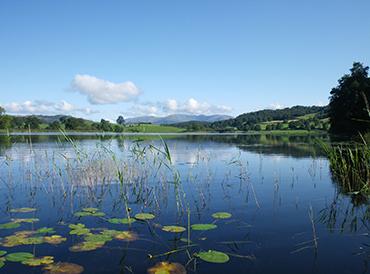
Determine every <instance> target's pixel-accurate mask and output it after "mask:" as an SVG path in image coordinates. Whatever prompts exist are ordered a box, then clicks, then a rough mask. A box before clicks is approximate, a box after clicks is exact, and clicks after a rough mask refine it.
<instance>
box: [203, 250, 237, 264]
mask: <svg viewBox="0 0 370 274" xmlns="http://www.w3.org/2000/svg"><path fill="white" fill-rule="evenodd" d="M196 257H199V258H200V259H202V260H203V261H206V262H209V263H217V264H222V263H226V262H228V261H229V260H230V258H229V256H228V255H227V254H225V253H223V252H220V251H215V250H208V251H207V252H199V253H197V254H196Z"/></svg>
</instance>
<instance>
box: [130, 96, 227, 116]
mask: <svg viewBox="0 0 370 274" xmlns="http://www.w3.org/2000/svg"><path fill="white" fill-rule="evenodd" d="M231 111H232V108H230V107H227V106H219V105H212V104H209V103H207V102H198V101H197V100H195V99H194V98H190V99H188V100H187V101H185V102H179V101H177V100H175V99H169V100H167V101H165V102H157V103H153V102H145V103H141V104H139V103H137V104H134V105H133V106H132V107H131V108H130V109H129V110H128V111H126V112H124V113H123V114H124V115H126V116H129V117H134V116H144V115H153V116H164V115H169V114H197V115H199V114H204V115H211V114H224V113H229V112H231Z"/></svg>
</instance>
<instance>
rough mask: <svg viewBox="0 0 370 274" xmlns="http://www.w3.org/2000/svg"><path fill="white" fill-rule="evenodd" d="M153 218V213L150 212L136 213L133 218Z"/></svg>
mask: <svg viewBox="0 0 370 274" xmlns="http://www.w3.org/2000/svg"><path fill="white" fill-rule="evenodd" d="M154 218H155V215H153V214H151V213H138V214H136V215H135V219H137V220H141V221H146V220H152V219H154Z"/></svg>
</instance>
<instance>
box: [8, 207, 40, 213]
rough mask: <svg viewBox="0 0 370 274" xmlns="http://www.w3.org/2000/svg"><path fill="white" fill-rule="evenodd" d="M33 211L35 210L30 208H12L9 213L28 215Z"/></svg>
mask: <svg viewBox="0 0 370 274" xmlns="http://www.w3.org/2000/svg"><path fill="white" fill-rule="evenodd" d="M34 211H36V208H32V207H21V208H13V209H11V210H10V212H11V213H29V212H34Z"/></svg>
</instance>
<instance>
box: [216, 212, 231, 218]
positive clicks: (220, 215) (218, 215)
mask: <svg viewBox="0 0 370 274" xmlns="http://www.w3.org/2000/svg"><path fill="white" fill-rule="evenodd" d="M212 217H213V218H215V219H229V218H231V214H230V213H228V212H216V213H213V214H212Z"/></svg>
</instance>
